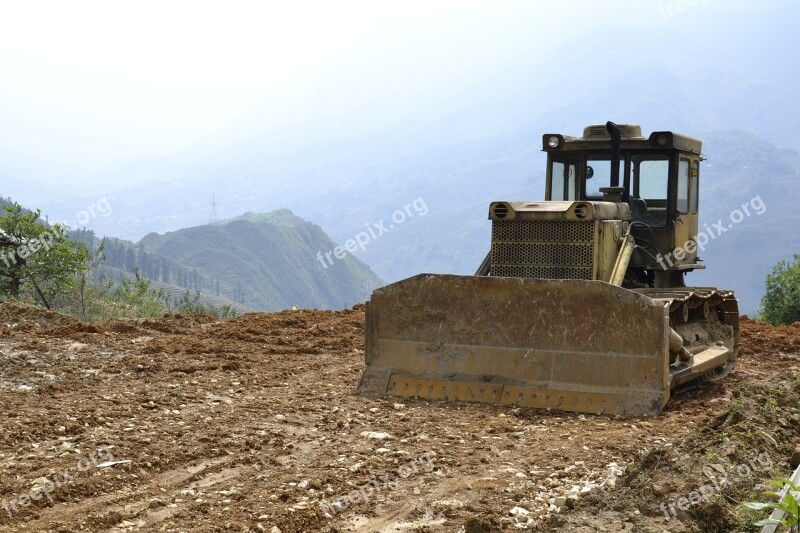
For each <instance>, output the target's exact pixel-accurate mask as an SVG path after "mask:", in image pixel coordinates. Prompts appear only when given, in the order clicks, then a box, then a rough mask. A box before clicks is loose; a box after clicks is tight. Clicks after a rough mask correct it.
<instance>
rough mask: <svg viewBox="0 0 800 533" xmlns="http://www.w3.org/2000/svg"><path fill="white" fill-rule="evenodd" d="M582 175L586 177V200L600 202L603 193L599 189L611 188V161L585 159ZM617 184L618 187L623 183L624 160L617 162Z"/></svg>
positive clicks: (605, 159)
mask: <svg viewBox="0 0 800 533" xmlns="http://www.w3.org/2000/svg"><path fill="white" fill-rule="evenodd" d="M584 175H585V177H586V189H585V190H586V199H587V200H602V199H603V193H601V192H600V189H601V188H602V187H610V186H611V159H610V158H608V157H605V158H603V157H599V156H595V157H592V156H590V157H587V158H586V169H585V170H584ZM619 183H620V186H622V184H623V183H625V160H624V159H620V161H619Z"/></svg>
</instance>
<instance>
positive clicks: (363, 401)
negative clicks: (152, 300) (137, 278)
mask: <svg viewBox="0 0 800 533" xmlns="http://www.w3.org/2000/svg"><path fill="white" fill-rule="evenodd" d="M363 324H364V312H363V309H362V308H355V309H353V310H348V311H342V312H336V313H334V312H322V311H310V310H297V311H285V312H281V313H274V314H261V313H259V314H248V315H245V316H243V317H239V318H235V319H229V320H224V321H215V320H213V319H211V318H209V317H204V316H179V315H177V316H169V317H165V318H163V319H158V320H117V321H113V322H108V323H104V324H99V325H98V324H83V323H81V322H78V321H77V320H74V319H72V318H70V317H66V316H63V315H59V314H57V313H50V312H45V311H42V310H39V309H35V308H32V307H29V306H25V305H21V304H16V303H10V302H5V303H3V304H0V531H61V532H66V531H135V530H142V531H273V532H277V531H282V532H284V533H288V532H295V531H297V532H299V531H419V532H438V531H451V532H452V531H465V532H469V533H474V532H489V531H506V530H508V531H511V530H516V529H526V528H527V529H532V530H538V531H587V532H588V531H614V530H616V531H645V532H647V531H672V532H688V531H743V530H746V528H745V526H744V524H745V523H746V521H747V520H748V519H749V518H750V517H749V516H746V515H745V514H743V512H742V511H741V510H739V509H738V508H737V504H738V503H739V502H740V501H743V500H745V499H748V498H751V497H754V496H756V495H757V493H758V491H759V490H761V489H763V488H766V485H765V484H764V480H765V479H766V478H768V477H770V476H772V475H777V474H782V475H787V474H789V473H790V472H791V467H790V465H789V463H788V461H789V457H790V456H791V453H792V451H793V450H794V449H795V447H796V446H797V445H798V444H800V411H798V406H800V355H798V354H799V353H800V323H798V324H795V325H793V326H784V327H779V328H774V327H771V326H766V325H762V324H756V323H754V322H752V321H749V320H747V319H744V320H743V323H742V341H741V342H742V348H741V353H740V360H739V362H738V364H737V366H736V368H735V370H734V372H733V373H732V374H731V375H730V376H729V377H728V378H726V379H725V380H723V381H722V382H718V383H707V384H703V385H701V386H699V387H698V388H696V389H694V390H692V391H689V392H686V393H683V394H681V395H680V396H678V397H676V398H673V399H672V400H671V401H670V403H669V405H668V408H667V409H666V411H665V412H664V413H663V415H662V416H659V417H656V418H648V419H622V418H613V417H608V416H583V415H572V414H564V413H551V412H545V411H536V410H528V409H509V408H505V407H504V408H501V407H496V406H491V405H483V404H465V403H455V404H453V403H450V404H448V403H436V402H433V403H432V402H425V401H416V400H403V401H399V400H397V399H377V398H369V397H362V396H359V395H356V394H355V393H354V390H355V387H356V384H357V383H358V379H359V377H360V375H361V372H362V370H363V368H364V362H363V358H364V352H363V350H364V340H363V336H364V329H363V328H364V325H363ZM114 461H126V462H123V463H117V464H107V463H108V462H112V463H113V462H114ZM747 464H749V465H750V466H749V469H750V472H749V473H745V472H744V469H743V468H742V465H747ZM715 473H716V474H715ZM723 473H727V474H728V482H727V483H722V482H720V481H719V479H716V478H718V477H719V475H722V474H723ZM717 474H718V475H717ZM740 474H741V475H740ZM714 476H716V478H715V477H714ZM715 479H716V481H717V483H716V485H714V484H713V483H712V482H713V481H714V480H715ZM704 485H710V486H712V490H711V491H709V489H707V488H706V489H705V493H704V495H703V496H704V497H703V499H701V500H700V501H697V502H696V503H691V502H690V503H689V504H682V502H681V500H680V499H681V498H683V497H685V498H686V499H687V501H688V500H689V498H690V495H691V493H692V491H695V490H698V491H699V490H700V488H701V487H703V486H704ZM694 499H695V500H696V499H697V498H694ZM679 504H680V505H679ZM670 506H672V507H670ZM681 507H683V508H684V509H681ZM664 509H666V511H664Z"/></svg>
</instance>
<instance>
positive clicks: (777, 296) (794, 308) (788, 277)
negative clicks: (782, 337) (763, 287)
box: [758, 254, 800, 324]
mask: <svg viewBox="0 0 800 533" xmlns="http://www.w3.org/2000/svg"><path fill="white" fill-rule="evenodd" d="M758 319H759V320H762V321H764V322H769V323H771V324H792V323H794V322H797V321H798V320H800V254H795V256H794V262H793V263H789V262H787V261H781V262H779V263H778V264H776V265H775V266H774V267H772V272H770V273H769V274H767V292H766V294H765V295H764V297H763V298H761V309H760V310H759V312H758Z"/></svg>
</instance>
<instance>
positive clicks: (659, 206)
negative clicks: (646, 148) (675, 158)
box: [631, 156, 669, 226]
mask: <svg viewBox="0 0 800 533" xmlns="http://www.w3.org/2000/svg"><path fill="white" fill-rule="evenodd" d="M631 163H632V166H633V183H632V192H631V207H632V210H633V213H632V214H633V215H634V218H635V219H636V220H641V221H642V222H644V223H645V224H647V225H648V226H664V225H665V224H666V222H667V195H668V194H669V158H668V157H667V156H634V157H633V158H632V159H631Z"/></svg>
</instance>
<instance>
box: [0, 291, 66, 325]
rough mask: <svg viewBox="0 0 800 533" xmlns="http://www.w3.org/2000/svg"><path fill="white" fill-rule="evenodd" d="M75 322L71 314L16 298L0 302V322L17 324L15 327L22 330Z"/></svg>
mask: <svg viewBox="0 0 800 533" xmlns="http://www.w3.org/2000/svg"><path fill="white" fill-rule="evenodd" d="M76 322H78V320H77V319H75V318H73V317H71V316H68V315H64V314H61V313H58V312H56V311H50V310H48V309H41V308H39V307H36V306H33V305H29V304H26V303H22V302H18V301H16V300H11V299H9V300H3V301H2V302H0V323H6V324H9V325H11V324H17V328H18V329H19V330H22V331H27V330H30V329H36V328H40V327H53V326H58V325H68V324H75V323H76Z"/></svg>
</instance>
